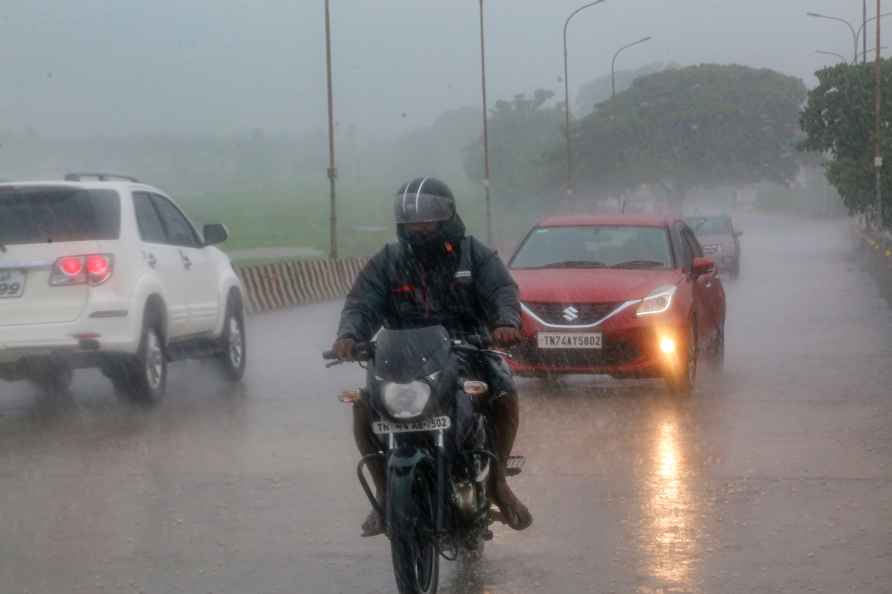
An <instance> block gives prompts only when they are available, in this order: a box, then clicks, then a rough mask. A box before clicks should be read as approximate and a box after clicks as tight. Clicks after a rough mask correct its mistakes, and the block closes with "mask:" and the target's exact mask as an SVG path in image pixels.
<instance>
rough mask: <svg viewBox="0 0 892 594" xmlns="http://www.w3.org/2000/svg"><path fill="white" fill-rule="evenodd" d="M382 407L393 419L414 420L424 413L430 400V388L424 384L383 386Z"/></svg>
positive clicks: (391, 384)
mask: <svg viewBox="0 0 892 594" xmlns="http://www.w3.org/2000/svg"><path fill="white" fill-rule="evenodd" d="M383 390H384V391H383V394H384V407H385V408H386V409H387V412H388V413H390V416H392V417H393V418H395V419H414V418H415V417H417V416H420V415H421V413H423V412H424V407H426V406H427V402H428V400H430V398H431V387H430V386H429V385H428V384H426V383H424V382H411V383H408V384H396V383H393V382H390V383H387V384H384V388H383Z"/></svg>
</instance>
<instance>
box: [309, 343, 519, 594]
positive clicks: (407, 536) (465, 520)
mask: <svg viewBox="0 0 892 594" xmlns="http://www.w3.org/2000/svg"><path fill="white" fill-rule="evenodd" d="M493 356H506V355H505V354H504V353H500V352H498V351H494V350H490V349H488V348H485V346H484V345H483V341H482V340H481V339H479V338H478V337H469V338H467V339H465V340H455V339H452V338H450V336H449V334H448V332H447V331H446V329H445V328H443V327H442V326H432V327H426V328H418V329H410V330H387V329H384V330H382V331H381V332H380V333H379V334H378V336H377V339H376V340H375V341H373V342H370V343H365V344H362V345H358V346H357V348H356V349H355V351H354V358H355V359H356V360H357V361H358V362H359V363H360V364H361V365H362V366H363V367H365V368H366V370H367V378H366V388H365V389H364V390H357V391H352V392H348V393H345V395H343V396H342V398H341V400H342V401H343V402H356V401H357V400H360V399H361V400H363V401H364V403H365V404H366V405H367V406H368V408H369V410H370V411H371V415H370V416H371V418H372V430H373V432H374V434H375V435H376V436H377V437H378V439H379V443H380V444H381V450H380V451H379V452H377V453H374V454H371V455H368V456H365V457H363V458H362V459H361V460H360V461H359V464H358V466H357V475H358V477H359V482H360V485H361V486H362V489H363V491H364V492H365V494H366V496H367V497H368V499H369V502H370V503H371V504H372V507H373V508H374V509H375V510H376V511H377V512H378V513H379V514H381V517H382V518H384V520H385V526H386V534H387V536H388V538H389V539H390V548H391V557H392V561H393V571H394V575H395V577H396V582H397V587H398V589H399V592H400V594H433V593H435V592H436V591H437V585H438V584H437V582H438V578H439V567H440V557H443V558H445V559H446V560H449V561H455V560H457V559H458V557H459V556H460V555H463V556H469V557H476V556H479V555H480V554H482V551H483V547H484V542H485V541H487V540H490V539H492V532H491V531H490V529H489V527H490V525H491V524H492V523H493V522H495V521H497V520H498V519H499V516H498V513H497V512H495V511H493V510H491V509H490V503H489V497H488V494H487V483H488V479H489V472H490V465H491V464H496V463H498V460H497V458H496V455H495V454H494V453H493V452H492V450H491V444H490V439H489V436H488V434H487V427H486V419H485V416H484V415H483V414H482V413H480V412H479V411H478V409H479V408H480V406H482V398H483V397H485V396H486V395H487V394H488V392H489V386H488V385H487V384H486V383H485V382H483V381H480V380H479V379H474V377H475V375H476V377H479V375H477V374H475V371H474V368H475V365H474V362H475V360H476V358H478V357H493ZM323 357H324V358H325V359H328V360H335V361H334V362H333V363H329V365H328V366H329V367H331V366H333V365H338V364H340V363H341V361H337V360H336V359H337V356H336V355H335V353H334V352H331V351H329V352H326V353H324V354H323ZM375 460H380V461H383V462H384V464H385V468H386V476H387V483H386V491H385V495H384V500H383V501H378V499H377V498H376V497H375V495H374V494H373V493H372V490H371V488H370V486H369V482H368V480H367V479H366V477H365V473H364V469H365V467H366V466H367V465H368V464H369V463H370V462H373V461H375ZM523 462H524V459H523V457H521V456H512V457H511V458H510V459H509V461H508V475H509V476H516V475H517V474H519V473H520V471H521V469H522V467H523Z"/></svg>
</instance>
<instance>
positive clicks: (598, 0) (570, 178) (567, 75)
mask: <svg viewBox="0 0 892 594" xmlns="http://www.w3.org/2000/svg"><path fill="white" fill-rule="evenodd" d="M604 1H605V0H595V1H594V2H589V3H588V4H583V5H582V6H580V7H579V8H577V9H576V10H574V11H573V12H571V13H570V16H568V17H567V20H566V21H564V116H565V120H564V135H565V137H566V141H567V196H568V197H570V198H571V199H572V197H573V194H574V193H575V192H576V184H575V182H574V180H573V142H572V139H571V134H570V70H569V67H568V65H567V27H569V26H570V21H572V20H573V17H575V16H576V15H577V14H579V13H580V12H582V11H583V10H585V9H586V8H591V7H592V6H596V5H598V4H601V3H602V2H604Z"/></svg>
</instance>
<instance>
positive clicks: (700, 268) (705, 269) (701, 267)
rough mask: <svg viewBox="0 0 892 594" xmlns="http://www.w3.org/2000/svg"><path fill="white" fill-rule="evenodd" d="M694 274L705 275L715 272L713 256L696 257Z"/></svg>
mask: <svg viewBox="0 0 892 594" xmlns="http://www.w3.org/2000/svg"><path fill="white" fill-rule="evenodd" d="M693 270H694V276H703V275H704V274H712V273H713V272H715V262H714V261H713V260H712V258H703V257H700V258H694V267H693Z"/></svg>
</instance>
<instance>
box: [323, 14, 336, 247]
mask: <svg viewBox="0 0 892 594" xmlns="http://www.w3.org/2000/svg"><path fill="white" fill-rule="evenodd" d="M325 73H326V78H327V87H328V184H329V200H330V209H331V217H330V221H329V225H330V226H329V239H330V242H331V244H330V246H329V252H328V254H329V257H330V258H331V259H332V260H337V259H338V214H337V190H336V187H335V186H336V180H337V177H338V170H337V166H336V164H335V135H334V132H335V130H334V93H333V91H332V81H331V0H325Z"/></svg>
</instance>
